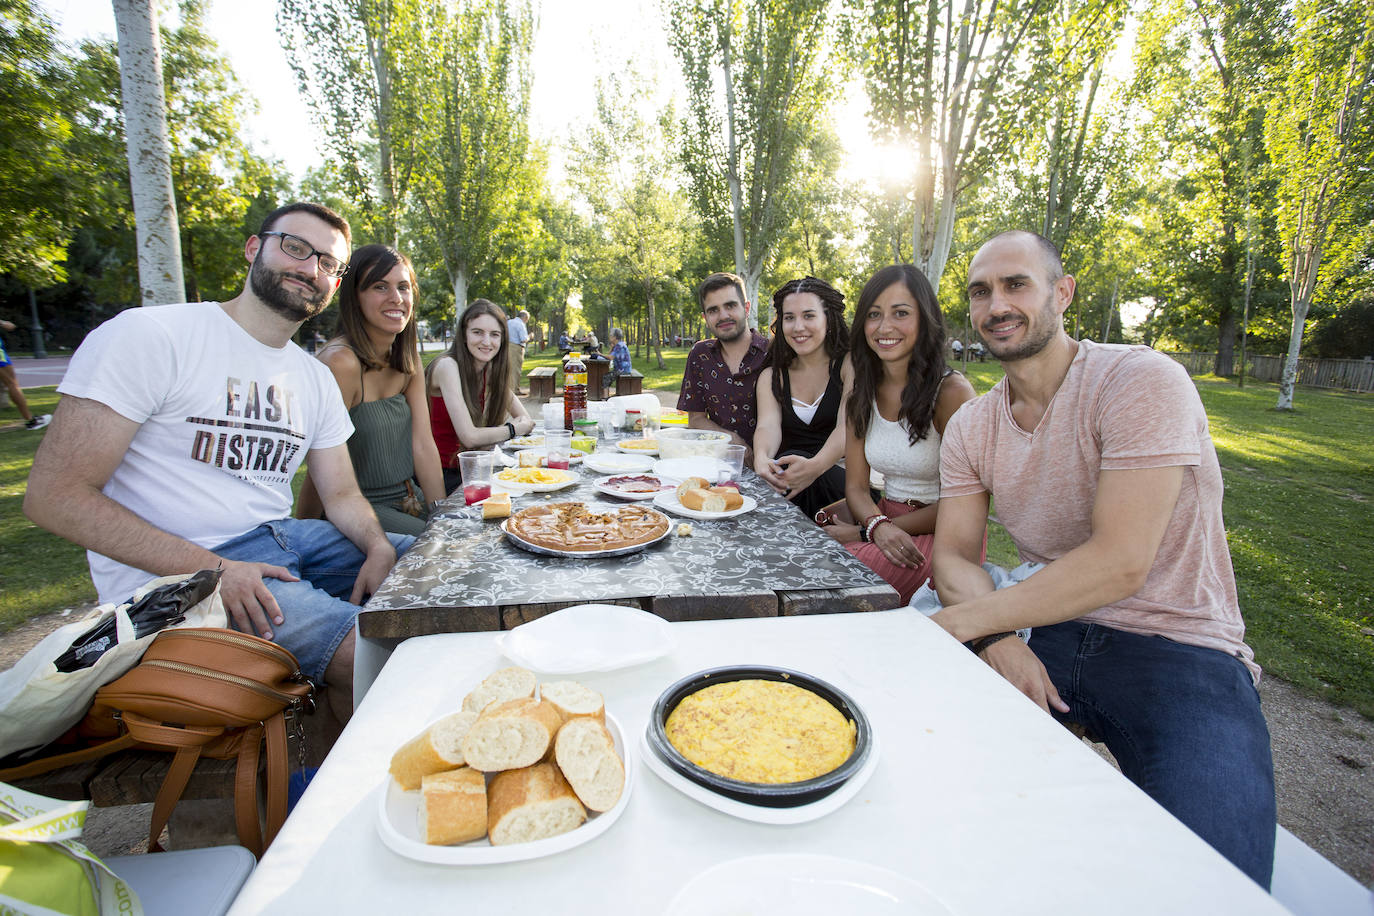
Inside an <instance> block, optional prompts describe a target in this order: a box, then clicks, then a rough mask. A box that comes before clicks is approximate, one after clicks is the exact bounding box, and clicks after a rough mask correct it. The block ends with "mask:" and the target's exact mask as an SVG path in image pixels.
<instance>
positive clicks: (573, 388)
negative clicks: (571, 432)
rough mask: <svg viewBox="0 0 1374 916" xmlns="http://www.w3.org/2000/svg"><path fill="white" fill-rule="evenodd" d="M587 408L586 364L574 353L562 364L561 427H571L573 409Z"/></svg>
mask: <svg viewBox="0 0 1374 916" xmlns="http://www.w3.org/2000/svg"><path fill="white" fill-rule="evenodd" d="M586 409H587V366H586V364H584V363H583V362H582V358H581V357H580V356H578V355H577V354H576V353H574V354H573V355H572V356H570V357H569V358H568V361H567V362H566V363H564V364H563V428H564V429H572V428H573V411H574V410H586Z"/></svg>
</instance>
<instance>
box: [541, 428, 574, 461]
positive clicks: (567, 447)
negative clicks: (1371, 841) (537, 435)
mask: <svg viewBox="0 0 1374 916" xmlns="http://www.w3.org/2000/svg"><path fill="white" fill-rule="evenodd" d="M572 437H573V434H572V430H570V429H546V430H544V448H545V449H546V453H547V457H546V458H545V459H544V463H545V464H546V465H548V466H549V467H551V468H554V469H556V470H561V471H566V470H567V469H568V460H569V457H570V453H571V452H572Z"/></svg>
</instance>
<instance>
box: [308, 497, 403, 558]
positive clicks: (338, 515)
mask: <svg viewBox="0 0 1374 916" xmlns="http://www.w3.org/2000/svg"><path fill="white" fill-rule="evenodd" d="M325 514H326V515H327V516H328V518H329V520H330V521H331V522H333V523H334V527H335V528H338V529H339V531H341V532H342V533H343V536H344V537H346V538H348V539H349V540H350V541H352V542H353V543H354V545H355V546H356V547H357V548H358V549H359V550H361V551H362V552H363V553H365V554H368V555H369V556H370V555H371V554H372V553H373V552H374V551H379V550H381V551H393V554H394V550H393V548H392V546H391V541H390V540H389V539H388V538H387V536H386V532H385V531H383V530H382V523H381V522H379V521H377V513H376V511H375V510H374V509H373V508H372V504H371V503H369V502H368V501H367V498H366V497H364V496H363V495H362V493H359V492H356V491H355V492H354V493H351V494H347V495H339V496H335V497H334V498H333V499H331V500H329V501H328V502H327V503H326V504H325Z"/></svg>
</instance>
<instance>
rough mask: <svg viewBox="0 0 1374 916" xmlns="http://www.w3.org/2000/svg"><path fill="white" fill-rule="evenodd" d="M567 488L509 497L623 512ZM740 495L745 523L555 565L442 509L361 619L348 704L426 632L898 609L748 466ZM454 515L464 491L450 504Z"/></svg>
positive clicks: (891, 596)
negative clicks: (631, 616)
mask: <svg viewBox="0 0 1374 916" xmlns="http://www.w3.org/2000/svg"><path fill="white" fill-rule="evenodd" d="M577 473H579V475H580V479H579V481H578V483H577V485H576V486H575V487H571V488H568V489H564V490H559V491H557V492H554V493H548V494H540V495H534V494H529V495H525V496H518V497H516V501H515V505H516V508H517V509H519V508H521V507H524V506H528V505H532V504H534V503H535V502H538V501H548V502H566V501H570V500H580V501H584V502H600V503H619V502H620V501H619V500H616V499H615V498H614V497H610V496H606V495H604V494H602V493H600V492H599V491H597V490H596V489H595V487H594V486H593V481H594V480H595V479H596V478H597V477H598V476H600V475H598V474H596V473H595V472H593V471H590V470H582V471H578V472H577ZM740 492H742V493H743V494H745V495H746V496H750V497H752V498H753V499H754V500H756V501H757V503H758V505H757V507H756V508H755V509H754V510H753V511H751V512H748V513H746V514H744V515H739V516H736V517H733V518H727V519H720V520H716V521H701V520H692V519H687V518H677V517H674V518H673V522H674V528H676V525H677V523H680V522H687V523H688V524H690V525H691V526H692V533H691V535H690V536H689V537H683V536H679V535H677V534H675V533H674V534H670V535H669V537H668V538H667V539H665V540H664V541H662V542H661V543H659V544H656V545H654V546H651V547H649V548H647V549H645V550H643V551H640V552H638V553H633V554H629V555H627V556H620V557H607V558H600V559H595V558H585V557H574V558H567V559H563V558H558V557H548V556H539V555H536V554H532V553H528V552H526V551H524V550H522V549H520V548H519V547H516V546H514V545H512V544H511V543H510V542H509V541H507V540H506V538H505V536H504V535H503V534H502V532H501V529H500V527H499V525H498V524H497V523H496V522H490V521H488V522H483V521H482V520H480V519H468V518H447V517H445V513H444V510H440V511H439V512H438V514H437V517H436V518H434V519H433V520H432V521H431V523H430V525H429V526H428V527H427V528H426V529H425V532H424V533H423V534H422V535H421V536H420V538H419V540H418V541H416V543H415V545H414V546H413V547H411V549H410V550H409V552H407V553H406V555H405V556H403V557H401V559H400V560H399V561H397V563H396V566H395V567H394V568H393V569H392V571H391V573H390V575H388V576H387V578H386V580H385V581H384V582H383V583H382V585H381V587H380V588H378V590H377V593H376V594H374V595H373V596H372V598H371V599H370V600H369V601H368V602H367V604H366V606H365V607H364V608H363V610H362V612H361V613H360V614H359V615H358V652H357V659H356V661H355V664H354V693H355V699H360V698H361V697H362V695H363V693H365V692H366V689H367V687H368V685H370V684H371V682H372V680H373V678H375V677H376V675H377V672H378V671H379V670H381V666H382V664H383V663H384V662H385V660H386V656H387V654H388V653H389V652H390V650H391V649H392V648H394V647H395V646H396V645H397V643H399V642H400V641H401V640H403V639H408V638H411V637H415V636H425V635H428V634H431V633H447V632H470V631H474V630H509V629H512V628H514V627H515V626H517V625H519V624H521V623H524V622H525V621H528V620H534V619H536V618H538V617H542V616H543V615H545V614H548V613H549V612H551V611H554V610H558V609H559V608H564V607H569V606H571V605H576V604H586V603H593V602H600V603H612V604H628V605H632V606H634V607H639V608H642V609H643V610H647V611H652V612H653V613H655V614H657V615H659V616H660V617H663V618H664V619H666V620H706V619H718V618H724V617H776V616H791V615H798V614H814V613H829V612H836V611H872V610H882V609H885V608H891V607H896V606H897V605H898V604H900V603H901V602H900V599H899V598H898V595H897V592H896V591H895V590H894V589H893V588H892V586H890V585H888V584H887V583H886V582H884V581H883V580H882V579H881V578H879V577H878V576H877V575H876V574H875V573H874V572H873V571H872V570H870V569H869V568H868V567H866V566H864V565H863V564H862V563H860V562H859V561H858V560H856V559H854V557H853V556H851V555H850V553H849V551H847V550H845V549H844V548H843V547H842V546H840V545H839V544H838V543H837V542H836V541H835V540H834V539H833V538H831V537H830V536H829V535H827V534H826V533H825V532H824V531H822V530H821V529H820V528H819V527H818V526H817V525H816V524H815V523H814V522H812V521H811V520H810V519H808V518H806V517H805V516H804V515H803V514H802V513H801V512H800V511H799V510H798V509H797V508H796V507H795V506H794V505H792V504H791V503H790V502H788V501H787V500H786V499H783V498H782V497H781V496H778V495H777V494H776V493H774V492H773V491H772V490H771V489H770V488H769V487H768V486H767V485H766V484H764V483H763V481H762V480H760V479H759V477H758V475H756V474H755V473H754V472H753V471H752V470H749V469H745V471H744V473H743V475H742V478H741V480H740ZM461 506H462V493H461V492H458V493H456V494H455V495H454V496H453V497H450V499H449V501H448V502H447V503H446V507H449V508H457V507H461Z"/></svg>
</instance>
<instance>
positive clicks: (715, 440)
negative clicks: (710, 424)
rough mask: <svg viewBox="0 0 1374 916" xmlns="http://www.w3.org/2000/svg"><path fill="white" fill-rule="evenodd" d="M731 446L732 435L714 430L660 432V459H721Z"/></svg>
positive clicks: (670, 430)
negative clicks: (727, 447) (726, 448)
mask: <svg viewBox="0 0 1374 916" xmlns="http://www.w3.org/2000/svg"><path fill="white" fill-rule="evenodd" d="M729 444H730V434H729V433H722V432H717V431H716V430H714V429H684V428H682V427H676V428H668V429H660V430H659V431H658V454H659V457H660V458H698V457H704V458H719V457H721V456H722V455H723V454H724V452H725V446H727V445H729Z"/></svg>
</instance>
